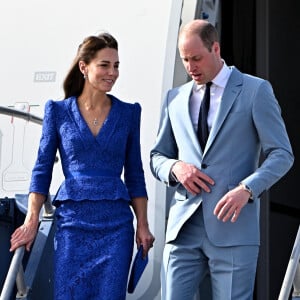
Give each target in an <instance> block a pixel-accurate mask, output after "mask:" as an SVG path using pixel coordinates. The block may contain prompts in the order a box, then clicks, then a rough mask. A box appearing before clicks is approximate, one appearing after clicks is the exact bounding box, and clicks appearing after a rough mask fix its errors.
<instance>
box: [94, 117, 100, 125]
mask: <svg viewBox="0 0 300 300" xmlns="http://www.w3.org/2000/svg"><path fill="white" fill-rule="evenodd" d="M93 125H94V126H98V125H99V121H98V119H97V118H95V119H94V121H93Z"/></svg>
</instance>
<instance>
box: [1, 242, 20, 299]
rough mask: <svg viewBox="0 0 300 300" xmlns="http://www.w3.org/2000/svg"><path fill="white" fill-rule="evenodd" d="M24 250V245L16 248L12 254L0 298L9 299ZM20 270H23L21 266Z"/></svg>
mask: <svg viewBox="0 0 300 300" xmlns="http://www.w3.org/2000/svg"><path fill="white" fill-rule="evenodd" d="M24 251H25V247H24V246H22V247H20V248H17V249H16V251H15V253H14V255H13V258H12V261H11V264H10V267H9V270H8V273H7V276H6V279H5V282H4V285H3V289H2V292H1V295H0V300H9V299H10V297H11V293H12V291H13V288H14V284H15V281H16V278H17V274H18V272H19V271H20V268H21V266H22V259H23V256H24ZM22 270H23V268H22ZM22 270H21V271H22Z"/></svg>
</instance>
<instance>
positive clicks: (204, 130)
mask: <svg viewBox="0 0 300 300" xmlns="http://www.w3.org/2000/svg"><path fill="white" fill-rule="evenodd" d="M211 85H212V82H207V83H206V89H205V93H204V97H203V99H202V102H201V107H200V111H199V119H198V131H197V134H198V139H199V143H200V146H201V149H202V151H204V148H205V144H206V142H207V139H208V133H209V132H208V125H207V115H208V111H209V104H210V86H211Z"/></svg>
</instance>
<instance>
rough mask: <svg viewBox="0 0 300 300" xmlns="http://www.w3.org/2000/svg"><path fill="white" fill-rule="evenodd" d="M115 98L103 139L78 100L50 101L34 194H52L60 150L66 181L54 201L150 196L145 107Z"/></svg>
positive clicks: (33, 180) (35, 168)
mask: <svg viewBox="0 0 300 300" xmlns="http://www.w3.org/2000/svg"><path fill="white" fill-rule="evenodd" d="M109 97H110V98H111V101H112V107H111V110H110V112H109V115H108V116H107V118H106V120H105V121H104V124H103V126H102V128H101V130H100V132H99V133H98V135H97V136H93V134H92V132H91V131H90V129H89V127H88V125H87V124H86V122H85V120H84V119H83V117H82V116H81V113H80V111H79V108H78V106H77V99H76V98H75V97H71V98H68V99H66V100H62V101H53V100H49V101H48V102H47V103H46V105H45V114H44V122H43V130H42V136H41V140H40V147H39V151H38V158H37V161H36V164H35V166H34V169H33V172H32V179H31V184H30V192H38V193H41V194H45V195H47V193H48V190H49V186H50V182H51V174H52V170H53V164H54V160H55V155H56V152H57V149H58V151H59V154H60V157H61V164H62V169H63V173H64V175H65V181H64V182H63V183H62V184H61V186H60V188H59V190H58V192H57V194H56V196H55V197H54V201H55V200H56V199H59V200H67V199H72V200H75V201H79V200H84V199H89V200H100V199H110V200H116V199H124V200H128V201H129V200H130V199H131V198H133V197H140V196H147V192H146V187H145V179H144V171H143V166H142V161H141V154H140V117H141V107H140V105H139V104H138V103H135V104H129V103H125V102H123V101H120V100H119V99H117V98H116V97H114V96H112V95H109ZM123 171H124V173H123V174H124V180H123V179H122V178H121V174H122V172H123Z"/></svg>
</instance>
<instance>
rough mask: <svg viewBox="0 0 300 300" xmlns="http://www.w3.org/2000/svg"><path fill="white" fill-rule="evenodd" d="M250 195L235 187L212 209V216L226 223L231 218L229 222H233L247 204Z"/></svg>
mask: <svg viewBox="0 0 300 300" xmlns="http://www.w3.org/2000/svg"><path fill="white" fill-rule="evenodd" d="M249 196H250V193H249V192H248V191H246V190H244V189H243V188H242V186H237V187H236V188H235V189H233V190H231V191H229V192H228V193H227V194H225V195H224V197H222V198H221V200H220V201H219V202H218V203H217V205H216V207H215V209H214V215H216V216H217V218H218V219H219V220H222V221H223V222H227V221H228V220H229V219H230V218H231V222H235V221H236V220H237V219H238V217H239V215H240V213H241V210H242V208H243V207H244V206H245V205H246V204H247V203H248V200H249Z"/></svg>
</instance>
